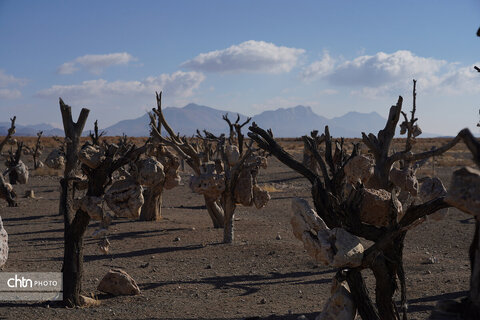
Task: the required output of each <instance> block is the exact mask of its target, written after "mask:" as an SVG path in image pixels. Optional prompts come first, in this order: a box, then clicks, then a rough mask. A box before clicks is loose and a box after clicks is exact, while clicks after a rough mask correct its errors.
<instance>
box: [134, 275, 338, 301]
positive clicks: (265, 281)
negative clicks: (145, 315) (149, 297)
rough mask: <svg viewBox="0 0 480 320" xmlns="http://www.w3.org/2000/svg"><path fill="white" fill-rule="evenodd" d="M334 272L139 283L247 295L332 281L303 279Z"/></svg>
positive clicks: (147, 288) (150, 287)
mask: <svg viewBox="0 0 480 320" xmlns="http://www.w3.org/2000/svg"><path fill="white" fill-rule="evenodd" d="M334 272H335V270H323V271H320V272H287V273H279V272H270V273H269V274H267V275H258V274H253V275H252V274H248V275H234V276H214V277H206V278H202V279H198V280H188V281H162V282H151V283H143V284H139V286H140V288H141V289H142V290H152V289H156V288H159V287H163V286H166V285H181V284H197V285H198V284H206V285H211V286H213V287H215V289H239V290H242V291H243V293H242V294H240V295H241V296H247V295H250V294H253V293H256V292H258V291H259V290H260V286H264V285H274V284H279V283H284V284H292V285H301V284H322V283H330V281H331V280H330V279H316V280H303V278H305V277H309V276H318V275H323V274H327V273H334Z"/></svg>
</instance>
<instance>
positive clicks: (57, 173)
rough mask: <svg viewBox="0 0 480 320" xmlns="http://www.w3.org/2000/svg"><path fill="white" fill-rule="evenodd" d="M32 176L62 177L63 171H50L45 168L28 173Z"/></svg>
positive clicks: (50, 169)
mask: <svg viewBox="0 0 480 320" xmlns="http://www.w3.org/2000/svg"><path fill="white" fill-rule="evenodd" d="M30 174H31V175H32V176H58V177H59V176H62V175H63V170H57V169H52V168H49V167H47V166H44V167H41V168H37V169H36V170H32V171H30Z"/></svg>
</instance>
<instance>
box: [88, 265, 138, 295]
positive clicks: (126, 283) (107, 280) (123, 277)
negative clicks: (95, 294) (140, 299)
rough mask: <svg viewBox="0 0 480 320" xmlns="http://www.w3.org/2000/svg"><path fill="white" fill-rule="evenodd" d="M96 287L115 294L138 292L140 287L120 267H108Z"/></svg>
mask: <svg viewBox="0 0 480 320" xmlns="http://www.w3.org/2000/svg"><path fill="white" fill-rule="evenodd" d="M97 289H98V290H99V291H102V292H105V293H110V294H113V295H115V296H120V295H137V294H140V288H139V287H138V285H137V283H136V282H135V280H133V278H132V277H130V276H129V275H128V273H126V272H125V271H123V270H121V269H110V270H109V271H108V273H107V274H106V275H105V276H104V277H103V279H102V280H101V281H100V283H99V284H98V287H97Z"/></svg>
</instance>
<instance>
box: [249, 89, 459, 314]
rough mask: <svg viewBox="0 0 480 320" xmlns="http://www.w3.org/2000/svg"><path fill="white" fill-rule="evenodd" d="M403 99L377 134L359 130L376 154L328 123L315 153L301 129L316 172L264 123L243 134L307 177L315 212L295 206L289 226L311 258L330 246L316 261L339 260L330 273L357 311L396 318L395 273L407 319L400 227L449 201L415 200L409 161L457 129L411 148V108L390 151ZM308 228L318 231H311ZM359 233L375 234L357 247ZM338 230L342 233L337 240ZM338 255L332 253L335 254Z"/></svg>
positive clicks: (311, 140) (437, 152)
mask: <svg viewBox="0 0 480 320" xmlns="http://www.w3.org/2000/svg"><path fill="white" fill-rule="evenodd" d="M402 103H403V99H402V97H399V99H398V102H397V104H396V105H394V106H392V107H391V108H390V113H389V117H388V120H387V123H386V125H385V128H384V129H383V130H380V131H379V132H378V134H377V135H374V134H371V133H370V134H368V135H366V134H365V133H362V136H363V142H364V143H365V144H366V145H367V147H368V149H369V151H370V153H371V154H372V155H373V158H374V159H370V158H368V157H365V156H363V155H360V154H359V148H358V145H355V146H354V147H353V151H352V152H351V153H350V154H347V153H346V152H345V150H344V145H343V144H344V142H343V139H342V140H340V141H334V140H333V139H332V137H331V136H330V133H329V130H328V127H326V128H325V134H324V136H325V139H324V143H325V155H324V156H321V155H320V154H319V152H318V150H317V148H316V147H315V141H314V138H313V137H308V136H304V137H303V139H304V141H305V144H306V146H307V147H308V148H309V149H310V152H311V153H312V154H313V156H314V158H315V160H316V162H317V163H318V166H319V168H320V174H317V173H315V172H313V171H312V170H311V169H310V168H308V167H306V166H305V165H303V164H302V163H300V162H298V161H296V160H295V159H294V158H293V157H292V156H291V155H289V154H288V153H287V152H285V150H283V148H282V147H281V146H280V145H279V144H278V143H277V142H276V141H275V140H274V139H273V137H272V135H271V134H269V133H268V132H267V131H265V130H263V129H261V128H259V127H258V126H257V125H256V124H255V123H254V124H253V125H252V126H251V127H250V131H251V132H250V133H249V137H250V138H252V139H253V140H255V141H256V142H257V144H258V146H259V147H260V148H262V149H264V150H266V151H268V152H270V153H271V154H272V155H274V156H275V157H277V158H278V159H279V160H280V161H281V162H283V163H284V164H285V165H287V166H289V167H290V168H292V169H293V170H295V171H297V172H299V173H300V174H302V175H303V176H305V177H306V178H307V179H308V180H309V181H310V183H311V184H312V197H313V202H314V205H315V210H316V213H314V211H312V212H311V213H309V214H300V213H298V212H297V213H295V216H294V218H292V225H293V226H294V233H296V236H297V237H298V238H299V239H301V240H302V241H303V242H304V244H305V247H306V248H307V251H309V252H310V253H311V254H313V255H315V257H316V258H317V259H322V257H324V256H323V254H322V252H332V253H331V255H327V256H325V260H324V261H322V262H324V263H326V264H329V265H332V266H335V267H337V268H338V267H340V268H341V271H339V272H338V273H337V275H336V280H337V281H338V283H344V282H346V283H348V286H349V289H350V294H351V296H352V299H353V301H354V302H355V305H356V306H357V307H358V311H359V313H360V315H361V317H362V319H382V320H388V319H400V318H401V317H400V312H399V310H398V309H397V306H396V304H395V302H394V299H393V296H394V293H395V291H396V290H397V278H398V280H399V281H400V288H401V302H402V303H401V305H402V310H401V311H402V313H403V316H402V318H403V319H407V310H406V307H407V305H406V302H407V298H406V285H405V272H404V269H403V246H404V245H403V244H404V239H405V236H406V233H407V231H408V230H409V229H410V228H413V227H414V226H416V225H417V224H418V223H419V222H421V221H422V220H419V219H420V218H423V217H425V216H427V215H430V214H432V213H434V212H436V211H438V210H440V209H444V208H447V207H449V205H448V204H447V203H446V202H445V201H444V193H439V195H438V196H436V197H433V198H432V199H430V200H428V201H424V202H423V201H422V202H421V203H420V204H416V203H417V202H416V201H415V199H416V198H417V199H418V197H417V192H418V188H419V186H418V182H417V180H416V177H415V168H416V167H418V165H420V164H418V161H421V160H424V159H426V158H429V157H431V156H433V155H440V154H442V153H443V152H446V151H447V150H448V149H450V148H451V147H453V146H454V145H455V144H456V143H457V142H458V141H459V140H460V137H459V136H457V137H455V138H454V139H453V140H452V141H450V142H449V143H447V144H446V145H444V146H443V147H441V148H438V149H435V150H431V151H427V152H423V153H416V154H415V153H412V152H411V146H412V145H413V144H414V139H415V136H416V135H417V134H416V132H415V122H416V118H415V115H414V114H415V108H413V109H412V117H411V118H410V120H408V119H406V120H405V121H406V122H404V123H402V127H405V130H406V133H407V132H408V135H407V143H406V147H405V150H403V151H399V152H393V153H392V150H391V149H392V148H391V147H392V140H393V137H394V134H395V129H396V126H397V124H398V121H399V119H400V115H401V109H402ZM400 162H401V166H400V169H399V168H396V167H395V166H394V165H395V164H396V163H399V164H400ZM300 211H302V210H300ZM303 211H305V210H303ZM307 211H308V210H307ZM317 213H318V216H317ZM310 230H315V231H316V232H315V233H312V232H311V231H310ZM322 230H324V231H322ZM317 232H318V233H317ZM324 237H327V238H329V239H330V240H328V241H327V242H323V241H326V240H322V239H324ZM357 237H360V238H364V239H367V240H370V241H373V243H374V244H373V245H371V246H370V247H369V248H367V249H365V250H363V247H361V250H360V247H357V245H358V244H359V243H360V242H359V241H358V238H357ZM336 238H337V239H340V240H342V239H343V240H345V239H348V241H347V240H345V241H343V242H342V241H340V240H339V241H340V242H335V239H336ZM332 241H333V242H332ZM332 243H333V244H332ZM346 243H347V244H348V245H351V247H348V245H346ZM342 246H343V247H342ZM345 246H346V247H345ZM360 253H362V254H360ZM337 255H338V256H339V257H338V259H337V258H335V257H337ZM340 256H341V257H340ZM339 261H341V263H340V262H339ZM337 263H339V264H337ZM364 269H371V270H372V271H373V274H374V276H375V280H376V282H375V286H376V290H375V293H376V295H375V296H376V299H375V302H376V307H375V306H374V304H373V302H372V301H371V299H370V297H369V295H368V290H367V288H366V286H365V283H364V280H363V277H362V274H361V272H362V270H364Z"/></svg>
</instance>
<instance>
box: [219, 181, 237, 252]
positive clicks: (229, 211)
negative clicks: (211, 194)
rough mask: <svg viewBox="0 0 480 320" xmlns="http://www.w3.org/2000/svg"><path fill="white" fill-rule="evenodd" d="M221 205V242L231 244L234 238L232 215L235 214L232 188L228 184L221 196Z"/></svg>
mask: <svg viewBox="0 0 480 320" xmlns="http://www.w3.org/2000/svg"><path fill="white" fill-rule="evenodd" d="M222 207H223V210H224V212H225V215H224V224H223V225H224V227H223V243H227V244H232V243H233V240H234V239H235V235H234V228H233V223H234V216H235V209H236V205H235V199H234V194H233V190H231V187H230V186H227V187H226V189H225V192H224V194H223V196H222Z"/></svg>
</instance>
